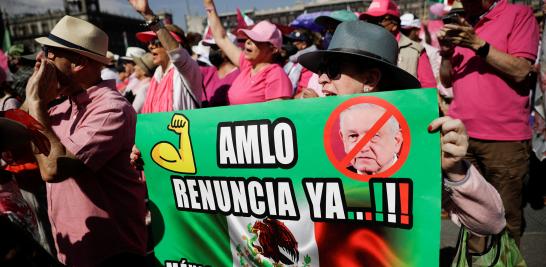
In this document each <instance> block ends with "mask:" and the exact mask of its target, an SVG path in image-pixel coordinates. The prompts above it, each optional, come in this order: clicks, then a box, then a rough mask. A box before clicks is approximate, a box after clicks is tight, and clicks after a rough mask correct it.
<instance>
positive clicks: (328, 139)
mask: <svg viewBox="0 0 546 267" xmlns="http://www.w3.org/2000/svg"><path fill="white" fill-rule="evenodd" d="M358 104H373V105H377V106H380V107H382V108H384V109H385V113H383V115H382V116H381V117H380V118H379V119H378V120H377V121H376V122H375V123H374V125H373V126H372V127H371V128H370V129H369V131H368V132H367V133H366V134H365V135H364V136H363V137H362V138H361V139H360V140H359V141H358V143H357V144H356V145H355V146H354V147H353V148H352V149H351V151H350V152H349V153H347V155H345V156H344V157H343V158H342V159H341V160H340V159H338V157H337V156H336V154H335V152H334V149H333V143H332V134H331V132H332V129H334V124H335V123H336V122H338V121H339V120H338V119H339V115H340V114H341V112H343V111H344V110H346V109H347V108H349V107H351V106H353V105H358ZM391 116H394V118H395V119H396V120H397V121H398V124H399V125H400V130H401V133H402V138H403V142H402V146H401V148H400V153H399V155H398V160H397V161H396V162H395V163H394V164H393V165H392V166H391V167H389V168H388V169H387V170H385V171H382V172H379V173H376V174H373V175H367V174H358V173H355V172H353V171H351V170H349V169H347V165H348V164H349V162H350V161H351V160H352V159H353V158H354V157H355V155H356V154H357V153H358V152H359V151H360V150H361V149H362V148H363V147H364V146H365V145H366V144H367V143H368V142H370V140H371V139H372V137H373V136H374V135H375V134H376V133H377V132H378V131H379V130H380V129H381V128H382V127H383V125H385V123H386V122H387V121H388V119H389V118H390V117H391ZM324 148H325V150H326V155H328V159H329V160H330V162H332V164H333V165H334V167H336V169H337V170H338V171H340V172H341V173H343V174H344V175H345V176H347V177H350V178H352V179H355V180H358V181H362V182H368V181H369V180H370V179H371V178H387V177H390V176H391V175H393V174H394V173H396V171H398V170H399V169H400V167H402V165H403V164H404V162H405V161H406V159H407V158H408V154H409V150H410V129H409V125H408V122H407V121H406V119H405V118H404V116H403V115H402V113H401V112H400V111H399V110H398V109H397V108H396V107H395V106H393V105H392V104H391V103H389V102H387V101H385V100H383V99H381V98H378V97H375V96H360V97H355V98H351V99H349V100H347V101H345V102H343V103H341V105H339V106H338V107H337V108H336V109H334V111H333V112H332V114H330V117H329V118H328V121H327V122H326V126H325V127H324Z"/></svg>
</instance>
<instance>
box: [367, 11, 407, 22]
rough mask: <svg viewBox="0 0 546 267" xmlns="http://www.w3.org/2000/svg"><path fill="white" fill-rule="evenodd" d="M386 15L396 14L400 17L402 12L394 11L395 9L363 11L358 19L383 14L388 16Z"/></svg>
mask: <svg viewBox="0 0 546 267" xmlns="http://www.w3.org/2000/svg"><path fill="white" fill-rule="evenodd" d="M386 15H391V16H395V17H397V18H399V17H400V12H398V11H394V10H387V11H379V10H377V11H372V12H364V13H361V14H360V16H358V19H359V20H364V19H366V18H369V17H382V16H386Z"/></svg>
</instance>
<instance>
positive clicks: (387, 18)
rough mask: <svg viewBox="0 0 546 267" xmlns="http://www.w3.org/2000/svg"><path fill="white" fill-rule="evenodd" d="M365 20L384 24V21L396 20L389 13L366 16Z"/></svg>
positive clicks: (392, 21)
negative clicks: (378, 15)
mask: <svg viewBox="0 0 546 267" xmlns="http://www.w3.org/2000/svg"><path fill="white" fill-rule="evenodd" d="M365 21H366V22H369V23H371V24H375V25H380V26H381V25H384V23H387V22H389V23H394V22H396V20H395V19H394V18H393V17H391V16H390V15H386V16H382V17H368V18H366V20H365Z"/></svg>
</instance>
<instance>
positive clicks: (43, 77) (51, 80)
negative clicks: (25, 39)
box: [26, 58, 58, 104]
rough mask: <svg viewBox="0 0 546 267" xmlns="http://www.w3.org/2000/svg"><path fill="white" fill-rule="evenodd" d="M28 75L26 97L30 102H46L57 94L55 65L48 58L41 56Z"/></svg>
mask: <svg viewBox="0 0 546 267" xmlns="http://www.w3.org/2000/svg"><path fill="white" fill-rule="evenodd" d="M35 68H36V70H35V71H34V73H33V74H32V76H31V77H30V79H29V80H28V83H27V88H26V97H27V99H28V100H29V101H30V102H32V103H40V104H47V103H49V102H51V100H53V99H55V97H57V94H58V90H57V87H58V83H57V67H55V65H54V64H53V62H51V61H50V60H48V59H45V58H41V59H40V61H39V62H37V63H36V67H35Z"/></svg>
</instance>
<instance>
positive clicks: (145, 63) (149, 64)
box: [133, 53, 157, 76]
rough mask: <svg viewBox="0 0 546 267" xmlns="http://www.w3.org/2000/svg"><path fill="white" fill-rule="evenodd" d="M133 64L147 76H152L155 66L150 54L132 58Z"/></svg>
mask: <svg viewBox="0 0 546 267" xmlns="http://www.w3.org/2000/svg"><path fill="white" fill-rule="evenodd" d="M133 60H134V61H135V64H137V65H138V66H139V67H140V68H141V69H142V70H143V71H145V72H146V75H147V76H152V74H153V72H154V70H155V67H157V65H156V64H154V60H153V56H152V54H151V53H146V54H144V55H143V56H142V57H135V58H133Z"/></svg>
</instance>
